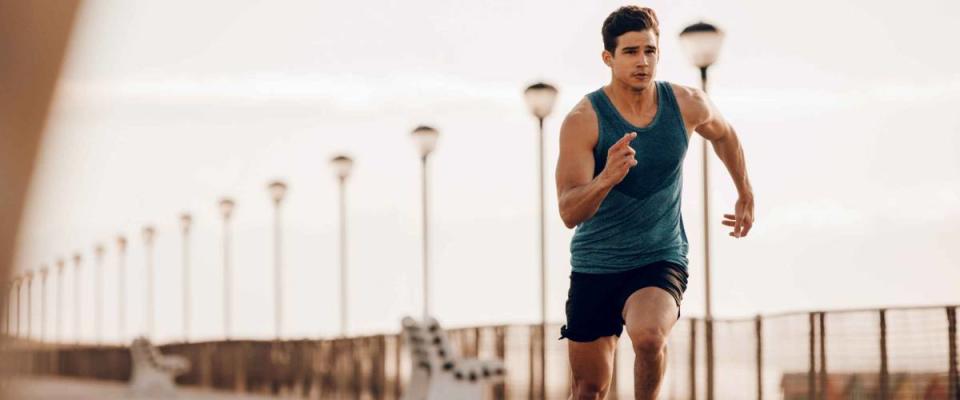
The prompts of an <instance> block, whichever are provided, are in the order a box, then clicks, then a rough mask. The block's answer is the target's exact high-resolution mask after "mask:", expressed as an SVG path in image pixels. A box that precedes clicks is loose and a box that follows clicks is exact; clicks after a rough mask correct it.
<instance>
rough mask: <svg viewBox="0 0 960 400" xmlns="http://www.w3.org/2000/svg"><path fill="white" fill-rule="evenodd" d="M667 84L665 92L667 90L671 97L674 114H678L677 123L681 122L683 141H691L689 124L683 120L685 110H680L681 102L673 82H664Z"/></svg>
mask: <svg viewBox="0 0 960 400" xmlns="http://www.w3.org/2000/svg"><path fill="white" fill-rule="evenodd" d="M663 84H664V86H665V88H664V89H665V90H664V91H665V92H667V97H669V99H668V100H669V103H670V107H672V108H673V111H674V114H676V116H677V119H676V121H677V123H678V124H680V126H679V127H680V132H681V133H683V141H684V142H690V136H691V135H688V134H687V124H686V123H685V122H683V112H681V111H680V102H679V101H677V94H676V93H674V91H673V84H672V83H670V82H667V81H664V82H663Z"/></svg>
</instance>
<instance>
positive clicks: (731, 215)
mask: <svg viewBox="0 0 960 400" xmlns="http://www.w3.org/2000/svg"><path fill="white" fill-rule="evenodd" d="M723 217H724V218H727V219H737V216H736V215H733V214H723Z"/></svg>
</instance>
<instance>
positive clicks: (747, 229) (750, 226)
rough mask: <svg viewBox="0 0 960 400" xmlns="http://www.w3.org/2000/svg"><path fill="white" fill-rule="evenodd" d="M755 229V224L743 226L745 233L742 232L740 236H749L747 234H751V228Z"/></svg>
mask: <svg viewBox="0 0 960 400" xmlns="http://www.w3.org/2000/svg"><path fill="white" fill-rule="evenodd" d="M752 227H753V223H752V222H751V223H747V224H744V225H743V232H740V236H747V232H750V228H752Z"/></svg>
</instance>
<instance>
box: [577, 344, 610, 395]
mask: <svg viewBox="0 0 960 400" xmlns="http://www.w3.org/2000/svg"><path fill="white" fill-rule="evenodd" d="M617 339H618V338H617V337H616V336H603V337H600V338H597V339H596V340H593V341H590V342H575V341H573V340H568V341H567V343H568V347H567V352H568V353H569V355H570V369H571V372H572V373H573V380H574V384H587V385H595V386H596V387H597V388H598V389H604V388H606V386H607V385H609V384H610V379H611V378H612V377H613V354H614V350H616V346H617Z"/></svg>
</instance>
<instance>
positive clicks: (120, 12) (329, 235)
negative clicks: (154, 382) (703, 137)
mask: <svg viewBox="0 0 960 400" xmlns="http://www.w3.org/2000/svg"><path fill="white" fill-rule="evenodd" d="M620 5H622V3H619V2H611V1H596V2H575V1H570V2H556V1H523V2H514V1H495V2H477V1H414V2H411V1H373V2H329V1H288V2H281V3H277V2H267V1H241V2H237V1H205V2H199V3H198V2H192V1H182V0H177V1H166V2H149V1H131V2H121V1H95V0H87V1H86V2H85V3H84V9H83V10H82V13H81V19H80V21H79V23H78V24H77V27H76V33H75V34H74V36H73V42H72V44H71V48H70V52H69V55H68V62H67V64H66V67H65V70H64V72H63V75H62V79H61V83H60V87H59V91H58V95H57V98H56V101H55V104H54V107H53V110H52V113H51V120H50V124H49V128H48V132H47V135H46V137H45V138H44V141H43V146H42V150H41V154H40V157H39V164H38V167H37V170H36V175H35V179H34V182H33V183H34V186H33V187H32V189H31V194H30V199H29V205H28V209H27V215H26V219H25V220H24V223H23V228H22V231H21V237H20V246H19V250H20V251H19V256H18V268H19V269H20V270H26V269H35V268H38V267H40V266H41V265H43V264H49V263H53V262H54V261H55V260H57V259H58V258H60V257H69V256H70V255H72V254H73V253H74V252H81V253H83V254H84V255H85V265H84V267H83V269H82V270H81V271H82V275H81V277H82V284H83V285H84V286H83V289H82V290H83V291H84V292H83V293H84V296H83V300H82V303H81V304H82V306H83V309H84V310H85V313H86V315H87V316H89V315H91V314H90V312H91V311H90V310H91V309H92V305H93V297H92V296H90V294H91V293H92V291H93V288H94V286H93V278H92V277H93V274H92V271H93V269H92V266H93V263H92V259H93V248H94V245H95V244H96V243H100V242H103V243H105V244H106V246H107V254H106V259H105V263H104V276H105V280H104V287H103V290H104V294H105V296H104V300H103V301H104V308H105V312H106V314H105V316H104V329H105V331H106V333H107V337H108V338H110V339H113V338H116V335H117V333H116V320H117V318H116V311H115V310H116V309H117V307H116V303H115V302H116V297H115V293H116V264H117V261H116V260H117V253H116V251H115V250H116V248H115V245H114V243H115V237H116V236H117V235H118V234H125V235H128V236H129V238H130V240H131V244H130V246H129V251H128V257H127V267H128V271H129V272H128V279H129V280H128V283H127V284H128V288H129V289H128V291H127V292H128V304H127V307H126V310H127V311H126V312H127V313H128V317H127V321H128V327H129V330H128V332H132V331H139V330H142V326H143V314H144V313H143V312H142V310H143V307H144V303H143V285H144V283H143V277H144V275H143V270H144V260H145V255H144V251H143V245H142V241H141V237H140V229H141V228H142V227H143V226H144V225H145V224H155V225H156V226H157V229H158V237H157V257H156V260H157V266H158V268H157V295H158V299H159V301H158V304H157V320H158V322H157V325H158V328H157V333H158V335H157V336H158V337H159V338H160V339H161V340H164V339H174V338H179V337H180V335H181V332H182V327H181V322H180V321H181V313H180V310H181V296H182V295H181V286H180V279H181V273H180V271H181V264H180V260H181V246H180V244H181V237H180V233H179V228H178V218H177V216H178V215H179V213H181V212H184V211H187V212H190V213H192V214H193V216H194V219H195V224H194V229H193V231H192V234H191V237H190V240H191V249H192V253H191V257H192V258H191V263H192V270H191V279H192V283H193V291H192V298H193V305H192V310H193V318H192V328H193V335H192V336H193V337H194V338H197V339H200V338H213V337H217V336H219V335H220V334H221V313H220V310H221V289H220V288H221V254H220V232H221V222H220V219H219V215H218V211H217V208H216V203H217V201H218V199H219V198H220V197H222V196H231V197H233V198H234V199H235V200H236V202H237V209H236V214H235V221H234V222H235V223H234V225H233V232H234V243H233V244H234V246H233V250H232V251H233V253H232V254H233V259H234V260H235V263H234V270H235V273H236V275H235V284H236V290H235V294H236V296H235V302H234V304H235V306H234V310H235V312H236V315H235V317H234V321H235V333H236V335H238V336H245V337H267V336H269V335H271V334H272V331H273V326H272V324H273V314H272V292H271V290H272V288H273V285H272V280H271V279H272V278H271V277H272V264H271V260H272V256H271V249H272V247H271V233H272V230H271V223H272V212H271V207H272V205H271V202H270V199H269V197H268V194H267V192H266V188H265V186H266V184H267V182H268V181H269V180H271V179H274V178H282V179H284V180H286V181H287V182H288V183H289V185H290V191H289V196H288V198H287V200H286V201H285V203H284V205H283V210H282V216H283V223H284V225H283V226H284V227H283V229H284V248H283V249H284V259H285V265H284V268H285V272H284V274H285V280H284V285H285V287H286V291H285V293H284V298H285V299H286V304H287V308H286V310H285V314H284V315H285V318H284V319H285V324H284V331H285V332H286V333H285V335H287V336H295V337H302V336H318V335H321V336H328V335H333V334H336V333H337V332H338V329H339V328H338V325H337V324H338V322H337V321H338V314H337V312H338V309H339V306H338V298H339V295H338V282H339V277H338V271H339V266H338V257H337V249H338V244H337V229H338V225H337V202H336V201H337V197H336V190H337V186H336V181H335V179H334V177H333V172H332V171H331V169H330V168H329V165H328V160H329V159H330V158H331V157H332V156H334V155H336V154H338V153H341V152H344V153H346V154H349V155H351V156H352V157H354V158H355V160H356V167H355V169H354V171H353V174H352V175H351V177H350V180H349V183H348V187H347V190H348V198H349V206H348V213H349V214H348V224H349V225H348V226H349V262H350V275H349V280H350V284H349V307H350V332H351V333H371V332H384V331H395V330H396V329H397V328H398V324H399V319H400V318H401V316H403V315H409V314H414V315H415V314H417V313H419V310H420V309H421V306H420V304H421V303H420V302H421V295H420V293H421V288H420V280H421V275H420V274H421V269H420V265H421V264H420V263H421V259H420V247H419V246H420V243H421V242H420V240H421V238H420V225H419V221H420V212H419V210H420V208H419V204H420V203H419V202H420V186H419V160H418V157H417V153H416V150H415V148H414V146H413V143H412V141H411V139H410V135H409V132H410V130H411V129H412V128H414V127H415V126H417V125H419V124H430V125H433V126H435V127H436V128H437V129H438V130H439V131H440V134H441V138H440V142H439V144H438V147H437V150H436V152H435V153H434V155H433V156H432V158H431V170H430V177H431V185H432V187H431V189H432V190H431V193H430V196H431V203H432V206H431V213H432V214H431V219H432V225H431V233H432V235H431V257H432V258H431V263H432V265H433V272H432V276H431V280H432V282H433V285H434V286H433V289H432V296H433V297H432V308H433V309H434V310H435V314H436V315H437V316H438V317H439V318H440V319H441V321H443V322H445V323H446V324H447V325H451V326H457V325H471V324H492V323H503V322H533V321H536V320H537V318H538V315H539V311H538V310H539V305H538V301H539V281H538V279H539V278H538V277H539V272H538V264H537V247H536V246H537V236H536V235H537V220H536V215H537V197H536V194H537V189H536V185H537V177H536V167H535V162H536V122H535V120H534V119H533V118H532V117H531V116H530V115H529V113H528V111H527V110H526V108H525V105H524V103H523V98H522V91H523V88H524V87H525V86H526V85H528V84H530V83H533V82H535V81H537V80H541V79H542V80H546V81H548V82H551V83H553V84H555V85H556V86H558V87H559V89H560V97H559V99H558V102H557V106H556V108H555V111H554V114H553V115H552V116H551V117H550V118H549V119H548V120H547V123H546V135H547V136H546V143H547V151H546V160H547V163H548V166H547V171H548V175H549V176H548V178H547V182H548V190H547V193H548V199H547V216H548V220H547V249H548V250H547V251H548V260H547V261H548V268H549V280H548V307H549V308H548V309H549V317H550V319H552V320H554V321H561V320H562V319H563V305H564V300H565V299H566V290H567V286H568V281H567V278H568V275H569V271H570V266H569V251H568V249H569V240H570V237H571V235H572V231H571V230H567V229H566V228H564V227H563V224H562V222H561V221H560V219H559V215H558V213H557V210H556V195H555V189H554V184H553V179H552V174H553V170H554V168H555V163H556V154H557V152H556V149H557V144H558V141H557V133H558V129H559V126H560V121H561V120H562V116H563V115H564V114H565V113H566V112H567V111H568V110H569V109H570V108H571V107H572V106H573V105H574V104H575V103H576V102H577V101H578V100H579V99H580V98H581V97H582V96H583V95H584V94H585V93H587V92H589V91H592V90H595V89H596V88H599V87H600V86H601V85H603V84H605V83H607V82H608V81H609V70H608V69H607V67H606V66H605V65H603V63H602V62H601V59H600V53H601V51H602V42H601V37H600V26H601V24H602V22H603V19H604V18H605V17H606V15H607V14H609V13H610V12H611V11H613V10H614V9H616V7H618V6H620ZM645 5H649V6H651V7H653V8H654V9H655V10H656V11H657V12H658V14H659V17H660V21H661V35H662V36H661V42H660V45H661V60H660V64H659V72H658V76H657V79H660V80H668V81H672V82H676V83H680V84H685V85H693V86H695V85H698V84H699V82H698V74H697V71H696V70H695V69H694V68H692V67H691V66H690V65H689V64H688V62H687V60H686V59H685V58H684V57H683V54H681V52H680V48H679V46H678V43H677V39H676V38H677V34H678V33H679V32H680V30H682V29H683V27H684V26H686V25H687V24H690V23H693V22H697V21H698V20H700V19H705V20H707V21H709V22H712V23H714V24H716V25H718V26H719V27H721V28H722V29H723V30H724V31H725V32H726V41H725V44H724V48H723V51H722V53H721V56H720V59H719V60H718V62H717V64H716V65H715V66H714V67H712V68H711V70H710V73H711V75H710V78H711V87H710V91H711V96H712V98H713V100H714V102H715V103H716V104H717V105H718V107H719V108H720V109H721V111H722V112H723V113H724V114H725V115H726V116H727V118H728V119H729V120H730V121H731V123H732V124H733V125H734V127H735V128H736V130H737V132H738V134H739V136H740V138H741V141H742V144H743V147H744V150H745V153H746V157H747V169H748V172H749V174H750V178H751V180H752V183H753V187H754V191H755V197H756V210H755V215H756V220H757V222H756V226H755V227H754V229H753V230H752V231H751V233H750V236H749V237H748V238H746V239H741V240H735V239H733V238H731V237H729V236H727V235H726V228H725V227H722V226H721V225H720V224H719V221H720V219H721V214H723V213H725V212H731V211H732V210H733V205H734V202H735V200H736V192H735V190H734V187H733V185H732V183H731V181H730V178H729V176H728V175H727V173H726V171H725V170H724V169H723V168H722V164H721V163H720V162H719V160H718V159H717V158H716V157H715V156H714V157H713V163H712V168H713V170H712V174H711V176H710V181H711V187H712V195H711V199H712V204H711V205H710V207H711V210H712V212H713V214H714V216H715V218H714V219H715V223H714V225H713V230H712V237H713V242H712V243H713V249H714V250H713V255H712V265H713V268H714V270H713V280H714V281H713V283H714V288H713V293H714V310H715V311H714V312H715V315H717V316H720V317H723V316H745V315H753V314H756V313H767V312H776V311H787V310H810V309H837V308H851V307H879V306H887V305H919V304H946V303H953V304H955V303H958V302H960V247H958V246H957V243H960V113H957V112H956V110H957V106H958V105H960V56H958V55H957V53H956V52H955V51H951V50H949V48H950V46H951V45H950V43H949V42H950V41H951V40H952V39H950V35H951V33H950V32H948V31H947V29H946V28H945V27H947V26H949V25H951V24H952V23H953V22H954V21H955V20H956V18H957V17H960V3H958V2H955V1H946V0H944V1H932V0H928V1H919V2H913V3H910V5H909V6H907V5H904V3H901V2H893V1H886V2H877V1H868V0H856V1H844V2H834V1H827V0H812V1H806V2H768V1H651V2H647V3H646V4H645ZM699 140H700V139H699V137H695V138H694V139H693V141H692V142H691V146H690V151H689V152H688V157H687V161H686V164H685V167H684V168H685V192H684V196H683V207H684V208H683V212H684V220H685V222H686V228H687V234H688V237H689V239H690V245H691V252H690V255H689V258H690V273H691V277H690V279H691V280H690V284H689V287H688V291H687V293H686V296H685V300H684V305H683V308H684V314H686V315H691V316H696V315H702V309H703V299H704V296H703V291H704V286H703V273H702V269H703V255H702V247H703V241H702V232H703V229H702V211H701V210H702V202H701V196H702V193H701V190H700V188H701V180H702V176H701V174H700V168H701V167H700V152H699V148H700V144H699ZM73 272H74V268H72V267H71V268H69V269H68V273H67V276H66V278H67V283H68V284H67V285H65V292H64V295H65V296H66V297H65V298H66V299H72V298H73V297H72V291H71V290H70V289H71V287H72V286H71V285H72V284H71V283H70V280H71V279H73V278H72V276H73V275H72V274H73ZM53 282H55V281H51V283H53ZM36 296H39V295H36ZM49 296H50V299H51V301H52V299H53V294H52V291H51V293H50V294H49ZM35 299H39V297H35ZM67 303H68V304H70V302H69V301H68V302H67ZM50 314H51V315H49V316H48V318H50V321H52V318H53V312H51V313H50ZM51 323H52V322H51ZM66 326H67V327H72V326H73V325H72V322H71V320H70V319H69V318H68V319H67V325H66ZM82 326H83V327H82V335H83V337H85V338H92V337H93V334H94V333H93V324H92V321H90V320H89V319H85V320H84V322H83V325H82ZM66 332H67V334H68V337H70V335H72V330H71V329H67V330H66Z"/></svg>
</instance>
